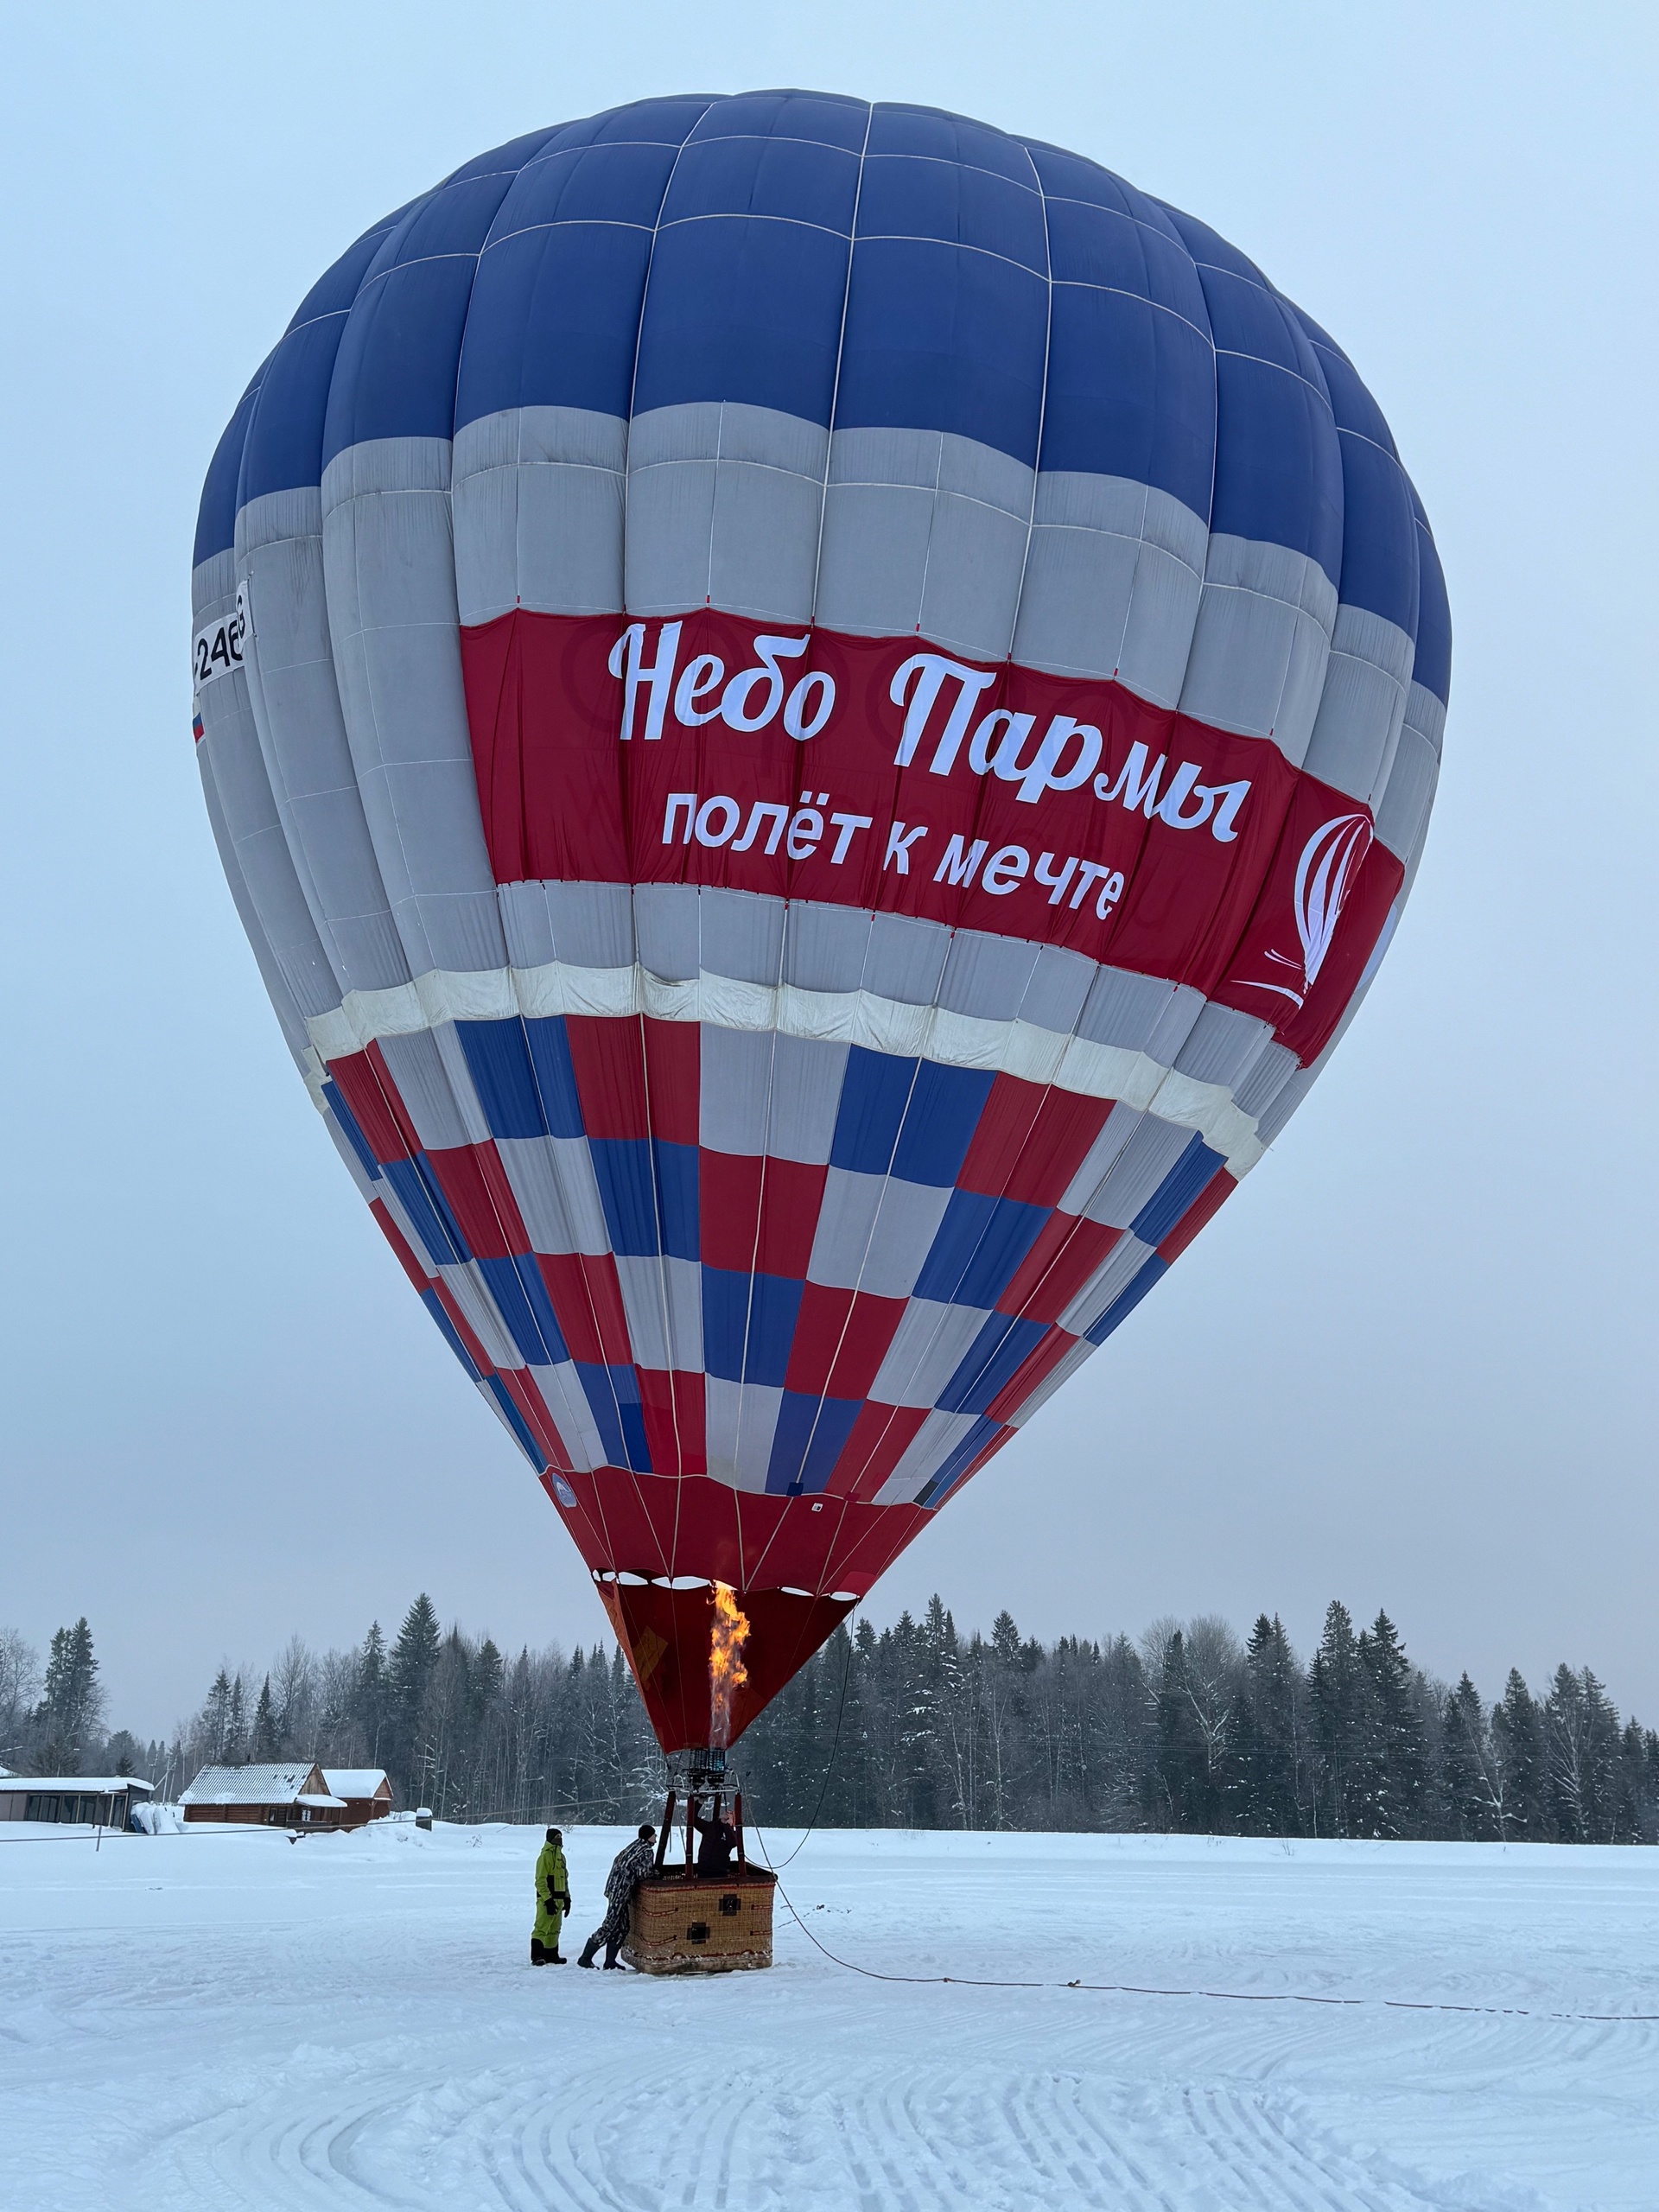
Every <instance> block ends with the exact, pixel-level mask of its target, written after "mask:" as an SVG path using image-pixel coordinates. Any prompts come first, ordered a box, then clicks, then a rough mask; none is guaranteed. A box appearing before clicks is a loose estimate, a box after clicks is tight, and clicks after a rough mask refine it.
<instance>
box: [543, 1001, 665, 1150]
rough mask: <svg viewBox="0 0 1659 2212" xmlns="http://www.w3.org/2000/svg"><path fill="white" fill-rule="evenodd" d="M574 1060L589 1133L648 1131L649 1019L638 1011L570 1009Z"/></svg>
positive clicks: (568, 1018)
mask: <svg viewBox="0 0 1659 2212" xmlns="http://www.w3.org/2000/svg"><path fill="white" fill-rule="evenodd" d="M564 1027H565V1033H566V1035H567V1036H568V1037H569V1039H570V1064H571V1065H572V1067H573V1068H574V1069H575V1076H576V1096H577V1097H578V1098H579V1099H580V1100H581V1101H582V1128H583V1129H584V1130H585V1132H586V1134H587V1135H588V1136H589V1137H590V1138H592V1137H648V1136H649V1135H651V1116H650V1112H649V1109H648V1105H647V1096H646V1090H645V1034H644V1031H645V1025H644V1023H643V1022H641V1021H640V1020H639V1017H638V1015H636V1014H616V1015H601V1014H569V1015H567V1016H566V1018H565V1024H564Z"/></svg>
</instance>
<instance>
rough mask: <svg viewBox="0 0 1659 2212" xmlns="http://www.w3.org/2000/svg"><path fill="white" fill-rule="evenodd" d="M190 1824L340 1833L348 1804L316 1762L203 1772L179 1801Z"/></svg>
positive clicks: (207, 1768) (210, 1768)
mask: <svg viewBox="0 0 1659 2212" xmlns="http://www.w3.org/2000/svg"><path fill="white" fill-rule="evenodd" d="M179 1809H180V1811H181V1813H182V1814H183V1815H184V1817H185V1819H186V1820H187V1821H193V1822H194V1821H223V1822H226V1823H228V1824H230V1825H232V1826H234V1827H270V1828H338V1827H344V1826H345V1825H346V1802H345V1800H344V1798H341V1797H336V1796H334V1792H333V1791H332V1790H331V1789H329V1787H328V1785H327V1783H326V1782H325V1781H324V1780H323V1777H322V1769H321V1767H320V1766H318V1765H317V1764H315V1761H308V1760H304V1759H287V1760H281V1761H279V1762H278V1763H277V1764H275V1765H272V1766H205V1767H203V1769H202V1770H201V1772H200V1774H199V1775H198V1776H197V1777H196V1778H195V1780H194V1782H193V1783H191V1784H190V1787H189V1788H188V1789H187V1790H185V1791H183V1792H182V1794H181V1796H180V1798H179Z"/></svg>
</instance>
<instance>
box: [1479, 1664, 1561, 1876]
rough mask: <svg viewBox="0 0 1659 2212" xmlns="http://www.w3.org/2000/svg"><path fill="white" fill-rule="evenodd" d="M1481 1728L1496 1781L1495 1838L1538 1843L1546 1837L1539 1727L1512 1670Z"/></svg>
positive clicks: (1529, 1694) (1534, 1706)
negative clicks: (1487, 1738) (1484, 1728)
mask: <svg viewBox="0 0 1659 2212" xmlns="http://www.w3.org/2000/svg"><path fill="white" fill-rule="evenodd" d="M1487 1726H1488V1730H1489V1732H1490V1735H1491V1747H1492V1763H1493V1765H1494V1767H1495V1769H1496V1770H1497V1796H1498V1799H1499V1806H1498V1815H1497V1822H1498V1833H1499V1834H1500V1836H1501V1837H1503V1838H1505V1839H1508V1838H1510V1837H1513V1838H1516V1839H1517V1840H1523V1841H1530V1842H1540V1841H1541V1840H1543V1838H1544V1837H1545V1836H1546V1835H1547V1834H1548V1833H1549V1830H1548V1790H1547V1788H1546V1783H1545V1767H1544V1747H1543V1726H1542V1721H1541V1716H1540V1714H1539V1711H1538V1707H1537V1703H1536V1701H1535V1699H1534V1697H1533V1694H1532V1692H1531V1691H1530V1690H1529V1688H1527V1685H1526V1683H1525V1681H1524V1680H1523V1679H1522V1675H1521V1671H1520V1669H1518V1668H1516V1667H1511V1668H1510V1672H1509V1678H1508V1680H1507V1681H1505V1683H1504V1685H1503V1696H1502V1697H1501V1698H1500V1699H1499V1700H1498V1701H1497V1704H1496V1705H1494V1706H1493V1707H1492V1710H1491V1717H1490V1719H1489V1720H1488V1723H1487Z"/></svg>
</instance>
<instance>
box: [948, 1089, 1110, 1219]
mask: <svg viewBox="0 0 1659 2212" xmlns="http://www.w3.org/2000/svg"><path fill="white" fill-rule="evenodd" d="M1111 1110H1112V1107H1111V1101H1110V1100H1109V1099H1105V1098H1083V1097H1080V1096H1078V1095H1077V1092H1075V1091H1071V1090H1047V1089H1046V1088H1045V1087H1044V1086H1043V1085H1042V1084H1035V1083H1027V1082H1025V1081H1024V1080H1023V1079H1022V1078H1021V1077H1019V1076H1013V1075H1000V1076H998V1077H997V1078H996V1081H995V1083H994V1084H992V1085H991V1091H990V1096H989V1097H988V1098H987V1100H986V1101H985V1110H984V1111H983V1113H982V1114H981V1116H980V1117H979V1126H978V1128H976V1130H975V1132H974V1141H973V1142H972V1144H970V1145H969V1147H968V1157H967V1159H966V1160H963V1164H962V1173H961V1174H960V1175H958V1176H957V1184H958V1185H959V1187H960V1188H961V1189H963V1190H964V1191H982V1192H985V1193H986V1195H987V1196H988V1197H990V1198H1018V1199H1019V1200H1020V1202H1021V1203H1022V1204H1023V1205H1033V1206H1052V1205H1058V1202H1059V1200H1060V1198H1062V1197H1063V1196H1064V1194H1065V1188H1066V1185H1068V1184H1069V1183H1070V1182H1071V1178H1072V1177H1073V1175H1075V1174H1076V1173H1077V1169H1078V1167H1079V1166H1081V1164H1082V1161H1083V1158H1084V1154H1085V1153H1086V1152H1087V1151H1088V1149H1089V1147H1090V1145H1091V1144H1092V1143H1093V1142H1094V1141H1095V1139H1096V1137H1097V1136H1098V1135H1100V1132H1101V1130H1102V1129H1103V1128H1104V1126H1105V1122H1106V1116H1108V1115H1109V1113H1110V1112H1111Z"/></svg>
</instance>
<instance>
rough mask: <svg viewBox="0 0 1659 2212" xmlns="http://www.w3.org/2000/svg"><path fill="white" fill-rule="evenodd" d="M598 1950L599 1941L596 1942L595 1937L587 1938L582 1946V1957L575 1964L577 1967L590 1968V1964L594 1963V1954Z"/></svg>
mask: <svg viewBox="0 0 1659 2212" xmlns="http://www.w3.org/2000/svg"><path fill="white" fill-rule="evenodd" d="M598 1948H599V1940H598V1938H597V1937H596V1936H589V1937H588V1941H587V1942H585V1943H584V1944H583V1945H582V1956H581V1957H580V1958H579V1959H578V1960H577V1961H576V1964H577V1965H578V1966H579V1967H590V1966H592V1964H593V1963H594V1952H595V1951H596V1950H597V1949H598Z"/></svg>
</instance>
